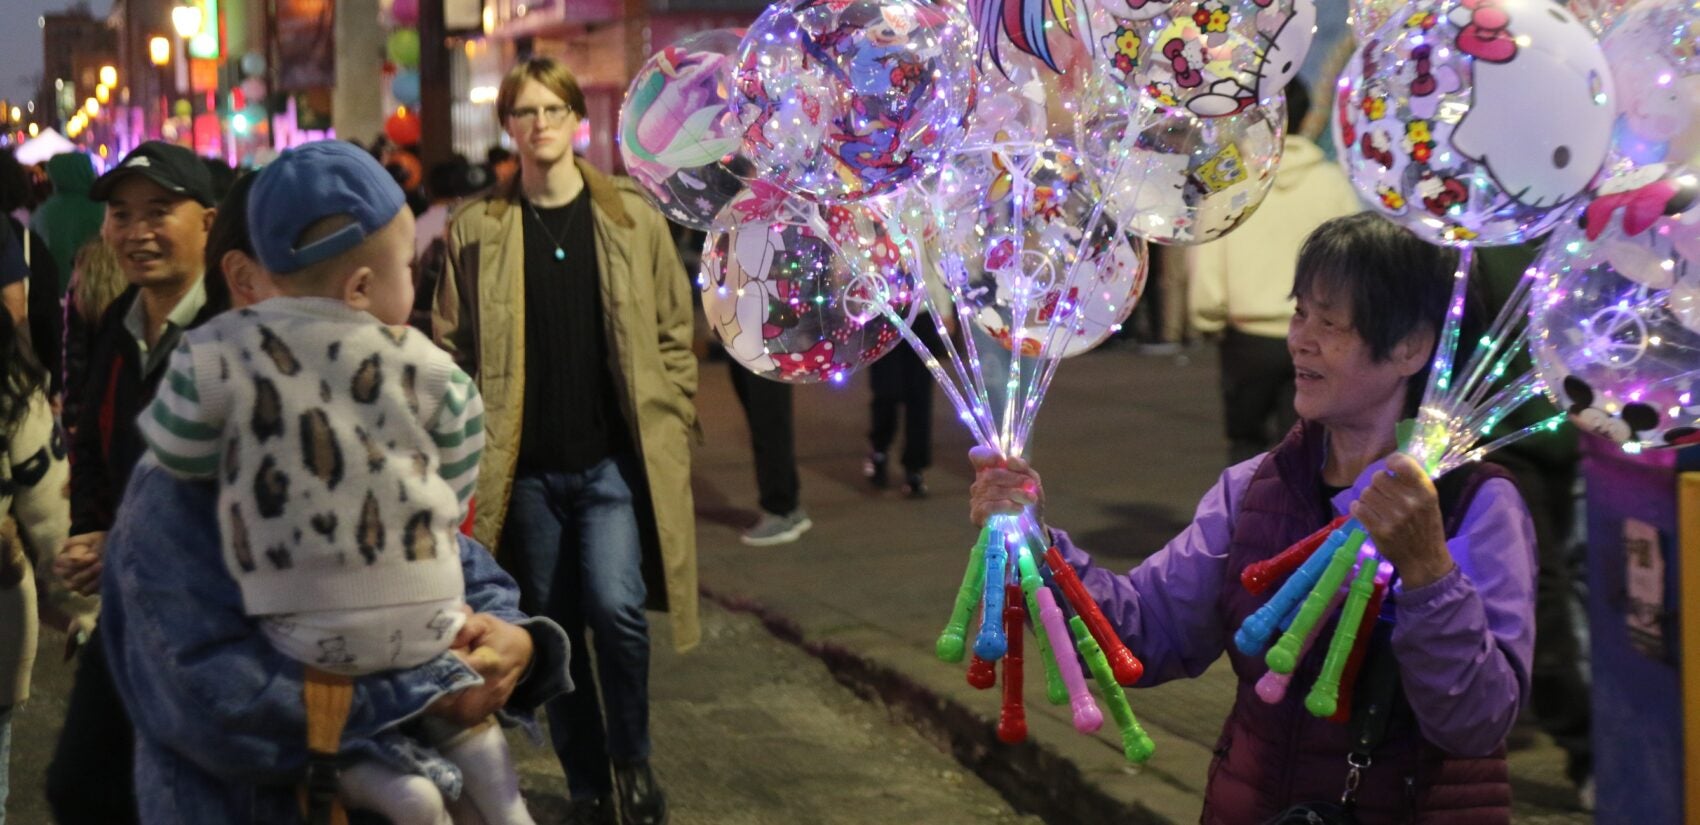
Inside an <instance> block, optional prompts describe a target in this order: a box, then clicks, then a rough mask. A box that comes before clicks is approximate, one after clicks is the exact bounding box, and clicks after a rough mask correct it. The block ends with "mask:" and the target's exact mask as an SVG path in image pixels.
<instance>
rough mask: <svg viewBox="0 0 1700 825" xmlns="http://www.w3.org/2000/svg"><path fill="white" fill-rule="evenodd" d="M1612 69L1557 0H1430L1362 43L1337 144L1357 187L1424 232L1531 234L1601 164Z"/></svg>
mask: <svg viewBox="0 0 1700 825" xmlns="http://www.w3.org/2000/svg"><path fill="white" fill-rule="evenodd" d="M1612 97H1613V96H1612V81H1611V72H1610V70H1609V69H1608V68H1607V65H1606V60H1605V55H1604V54H1603V53H1602V52H1601V50H1600V47H1599V44H1598V43H1596V42H1595V41H1594V37H1593V35H1592V33H1590V32H1589V31H1588V28H1587V27H1586V26H1584V25H1583V24H1582V23H1581V22H1580V21H1578V20H1577V19H1576V18H1575V17H1574V16H1573V15H1571V14H1570V13H1569V12H1568V11H1566V10H1565V9H1564V8H1563V7H1562V6H1555V5H1554V4H1553V3H1551V2H1549V1H1548V0H1419V2H1417V3H1414V4H1412V5H1410V6H1408V7H1406V8H1405V9H1404V10H1402V11H1400V12H1399V13H1398V15H1396V16H1395V18H1394V21H1393V22H1391V23H1389V24H1388V25H1386V26H1384V27H1383V28H1382V29H1380V30H1379V31H1377V32H1376V33H1375V35H1374V36H1373V37H1372V38H1371V39H1370V40H1369V41H1367V42H1365V43H1364V44H1363V46H1362V47H1361V48H1360V49H1359V50H1358V52H1357V53H1356V54H1355V55H1354V56H1353V58H1352V60H1351V61H1350V62H1349V63H1348V64H1347V66H1346V69H1345V71H1344V72H1342V73H1341V76H1340V82H1339V86H1338V88H1337V90H1336V96H1335V99H1336V107H1335V117H1334V118H1333V120H1334V144H1335V145H1336V146H1339V147H1341V152H1340V159H1341V163H1342V164H1343V165H1344V166H1345V168H1346V173H1347V174H1348V175H1349V176H1350V177H1351V179H1352V183H1353V184H1354V185H1355V186H1356V187H1357V189H1358V192H1359V194H1361V195H1362V196H1363V197H1364V198H1365V199H1366V200H1368V201H1369V202H1370V203H1372V204H1374V205H1375V207H1376V208H1377V209H1379V210H1380V211H1381V212H1382V214H1385V215H1387V216H1388V217H1390V218H1392V219H1393V220H1395V221H1398V222H1399V223H1401V224H1403V225H1404V226H1406V227H1409V228H1410V229H1411V230H1413V231H1415V232H1416V233H1417V234H1418V235H1419V236H1421V237H1423V238H1424V239H1425V240H1429V241H1431V242H1434V243H1440V244H1449V245H1461V244H1469V243H1474V244H1480V245H1489V246H1491V245H1495V244H1509V243H1520V242H1522V241H1525V240H1528V239H1530V238H1534V237H1537V236H1539V235H1541V234H1543V233H1545V232H1546V231H1547V230H1548V229H1550V228H1551V227H1552V225H1553V224H1554V223H1556V222H1557V221H1559V220H1560V219H1561V218H1562V216H1563V214H1564V212H1565V211H1566V209H1565V207H1566V206H1567V205H1569V204H1570V202H1571V201H1573V200H1575V199H1576V198H1577V197H1579V196H1580V195H1582V194H1583V193H1584V192H1585V191H1587V188H1588V186H1589V184H1590V183H1591V182H1592V181H1593V179H1594V177H1595V175H1596V173H1598V172H1599V170H1600V167H1601V165H1602V164H1603V162H1604V160H1605V156H1606V147H1607V145H1608V143H1609V142H1610V139H1611V124H1612V117H1613V109H1614V107H1613V102H1612Z"/></svg>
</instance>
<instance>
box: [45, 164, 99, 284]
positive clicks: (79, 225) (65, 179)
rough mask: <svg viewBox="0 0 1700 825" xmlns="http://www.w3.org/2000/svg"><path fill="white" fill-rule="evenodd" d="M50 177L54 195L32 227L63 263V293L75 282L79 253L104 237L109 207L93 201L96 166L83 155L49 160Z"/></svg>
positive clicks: (60, 282)
mask: <svg viewBox="0 0 1700 825" xmlns="http://www.w3.org/2000/svg"><path fill="white" fill-rule="evenodd" d="M47 178H48V179H49V180H51V181H53V195H52V196H51V197H49V198H48V199H47V200H46V201H44V202H43V203H42V204H41V207H40V208H39V209H37V210H36V211H35V219H34V220H32V221H31V222H30V226H31V228H33V229H35V231H36V233H37V234H39V235H41V237H42V239H43V240H45V241H47V248H48V249H49V250H50V251H51V252H52V253H53V260H54V261H55V262H57V263H58V264H59V294H60V295H64V294H65V289H66V287H67V286H68V285H69V284H70V283H71V267H72V266H73V264H74V262H75V261H76V258H77V250H79V249H81V248H83V244H84V243H86V242H88V240H89V239H90V238H93V237H95V236H96V235H99V234H100V222H101V220H103V219H104V218H105V216H106V208H105V207H104V206H102V205H101V204H99V203H96V202H95V201H92V200H90V199H89V187H91V186H93V185H94V179H95V174H94V163H93V161H91V160H90V159H89V156H88V155H87V154H85V153H83V152H66V153H65V154H62V155H54V156H53V157H52V158H51V159H49V160H48V161H47Z"/></svg>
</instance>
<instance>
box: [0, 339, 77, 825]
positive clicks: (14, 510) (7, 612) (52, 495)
mask: <svg viewBox="0 0 1700 825" xmlns="http://www.w3.org/2000/svg"><path fill="white" fill-rule="evenodd" d="M55 430H56V425H55V423H54V420H53V409H52V407H51V405H50V404H49V403H48V400H47V371H46V370H45V369H43V368H42V366H41V365H40V364H39V363H38V362H37V361H36V359H35V356H34V355H33V354H31V352H30V350H29V346H28V344H27V343H26V342H25V341H24V339H23V336H21V335H19V334H18V328H17V327H16V326H14V325H13V323H12V318H11V316H10V315H8V314H6V313H4V312H0V825H5V822H6V797H7V796H8V792H9V790H10V780H9V778H8V777H9V766H10V764H11V741H12V711H13V708H15V707H17V706H18V705H19V704H21V703H22V702H23V701H24V700H25V699H28V698H29V693H30V671H31V668H32V667H33V666H34V665H35V652H36V636H37V633H38V624H37V609H36V577H35V573H34V571H33V570H32V568H33V567H36V566H40V567H42V569H43V573H44V574H45V573H46V570H47V567H48V562H50V561H51V560H52V558H53V556H54V554H56V553H58V552H59V548H60V547H61V545H63V544H64V542H65V536H66V533H67V531H68V530H69V529H70V523H71V510H70V503H69V501H67V500H66V498H65V484H66V480H67V478H68V477H69V475H70V465H69V464H68V463H67V462H66V460H65V441H64V439H63V438H62V437H60V436H59V435H58V433H56V432H55ZM38 563H39V565H38ZM43 584H44V585H46V586H47V589H48V592H49V594H50V602H53V603H54V607H55V608H56V610H55V611H52V612H56V613H59V614H61V615H64V616H67V617H69V618H72V619H74V626H73V627H71V628H68V631H69V632H71V633H76V632H77V628H78V627H80V626H81V625H82V624H83V623H87V622H92V621H93V617H92V615H91V612H92V608H93V604H92V603H91V602H89V601H88V600H79V599H75V598H72V597H65V598H55V597H54V596H52V595H51V594H55V593H57V594H59V595H60V596H62V597H64V596H67V594H66V593H65V591H64V589H63V588H62V587H58V586H56V585H54V584H53V583H52V582H51V579H50V577H49V581H46V582H43Z"/></svg>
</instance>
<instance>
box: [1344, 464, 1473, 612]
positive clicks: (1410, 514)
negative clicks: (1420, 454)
mask: <svg viewBox="0 0 1700 825" xmlns="http://www.w3.org/2000/svg"><path fill="white" fill-rule="evenodd" d="M1352 517H1353V518H1355V519H1357V520H1358V522H1359V523H1361V524H1363V526H1364V532H1367V533H1369V537H1370V538H1371V539H1373V540H1375V549H1377V550H1379V551H1381V555H1382V556H1383V557H1384V558H1386V559H1387V560H1388V561H1389V562H1391V563H1392V564H1393V568H1394V569H1395V570H1398V571H1399V577H1400V578H1401V579H1404V581H1405V587H1406V589H1410V590H1415V589H1417V588H1419V587H1422V586H1423V585H1426V584H1433V583H1434V582H1436V581H1438V580H1439V579H1440V578H1441V577H1442V576H1445V575H1446V574H1447V573H1450V572H1452V568H1453V567H1454V564H1453V561H1452V554H1451V552H1450V551H1448V550H1447V549H1446V525H1445V523H1444V522H1443V521H1442V520H1441V517H1440V499H1439V497H1438V496H1437V495H1436V494H1435V490H1434V482H1432V481H1430V480H1429V477H1428V474H1427V473H1425V472H1423V468H1422V465H1420V464H1418V463H1417V460H1416V459H1414V458H1411V457H1410V456H1408V455H1405V454H1404V453H1394V454H1393V455H1392V457H1390V458H1388V459H1387V470H1386V471H1385V472H1377V473H1376V474H1375V478H1374V479H1372V480H1371V481H1370V483H1369V487H1368V488H1367V489H1365V490H1364V492H1363V495H1361V496H1359V497H1358V500H1357V501H1354V502H1352Z"/></svg>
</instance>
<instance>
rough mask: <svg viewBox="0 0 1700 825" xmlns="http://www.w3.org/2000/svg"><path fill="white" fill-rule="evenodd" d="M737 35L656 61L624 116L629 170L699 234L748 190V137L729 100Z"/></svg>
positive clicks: (692, 42) (687, 43)
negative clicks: (743, 149) (743, 171)
mask: <svg viewBox="0 0 1700 825" xmlns="http://www.w3.org/2000/svg"><path fill="white" fill-rule="evenodd" d="M739 39H740V38H739V33H738V32H736V31H733V30H714V31H708V32H701V33H698V34H694V35H691V36H690V37H687V38H685V39H684V40H681V41H680V42H679V43H678V44H675V45H673V46H669V47H667V48H665V49H663V50H661V51H660V52H658V53H656V54H655V55H654V56H652V57H651V58H650V59H649V61H648V62H646V63H645V64H644V66H643V68H642V69H640V70H639V71H638V73H637V75H636V76H635V77H634V78H633V80H632V85H631V89H630V91H629V92H628V93H627V95H626V99H625V102H624V103H623V105H622V107H621V112H620V133H619V143H620V154H621V157H622V159H623V160H624V161H625V164H626V169H627V171H629V172H630V173H631V175H632V177H633V179H635V180H636V181H637V182H638V183H639V184H640V185H641V186H642V187H643V191H645V192H646V193H648V194H649V195H650V196H651V198H652V199H653V200H654V201H655V203H656V206H657V207H658V208H659V209H660V210H661V211H662V213H663V214H665V215H666V216H667V217H668V218H669V219H671V220H673V221H675V222H677V223H680V224H684V225H686V226H691V227H694V228H698V229H707V228H709V227H711V226H712V225H713V221H714V217H715V215H717V214H718V213H719V212H720V210H721V209H722V208H724V207H725V206H726V204H727V202H728V201H730V200H731V199H732V197H733V196H734V195H736V194H737V193H738V192H739V191H741V190H742V189H743V188H744V180H743V177H742V176H741V175H740V174H739V173H738V172H737V171H734V170H737V169H744V168H745V167H747V166H748V164H747V162H745V161H743V159H742V158H739V157H737V155H738V154H739V152H740V151H741V144H742V135H741V134H740V132H741V130H740V128H739V124H738V123H737V120H736V118H735V116H734V114H733V111H732V108H731V105H730V101H729V100H728V95H729V91H730V90H729V84H730V83H731V79H732V71H731V70H732V64H733V59H734V58H733V57H732V55H733V53H734V52H735V51H736V49H737V46H738V42H739Z"/></svg>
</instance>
